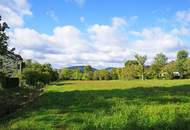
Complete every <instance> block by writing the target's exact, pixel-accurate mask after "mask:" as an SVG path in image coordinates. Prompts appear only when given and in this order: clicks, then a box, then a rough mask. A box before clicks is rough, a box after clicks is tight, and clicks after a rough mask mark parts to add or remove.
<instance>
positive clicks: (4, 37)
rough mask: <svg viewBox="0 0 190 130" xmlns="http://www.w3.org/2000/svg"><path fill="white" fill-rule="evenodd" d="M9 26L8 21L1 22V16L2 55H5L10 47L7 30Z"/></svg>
mask: <svg viewBox="0 0 190 130" xmlns="http://www.w3.org/2000/svg"><path fill="white" fill-rule="evenodd" d="M7 28H9V27H8V25H7V23H6V22H3V23H2V22H1V16H0V55H5V54H6V52H7V49H8V42H7V41H8V39H9V37H8V36H7V35H6V33H5V30H6V29H7Z"/></svg>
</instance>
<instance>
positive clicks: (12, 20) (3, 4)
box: [0, 0, 32, 27]
mask: <svg viewBox="0 0 190 130" xmlns="http://www.w3.org/2000/svg"><path fill="white" fill-rule="evenodd" d="M0 12H1V15H2V17H3V19H4V20H5V21H6V22H8V23H9V25H10V26H11V27H18V26H22V25H23V24H24V20H23V18H24V16H27V15H32V12H31V10H30V5H29V4H28V2H27V0H1V1H0Z"/></svg>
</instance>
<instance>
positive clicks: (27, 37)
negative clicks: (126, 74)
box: [10, 17, 186, 67]
mask: <svg viewBox="0 0 190 130" xmlns="http://www.w3.org/2000/svg"><path fill="white" fill-rule="evenodd" d="M126 26H127V21H126V20H124V19H123V18H119V17H115V18H113V19H112V23H111V24H110V25H101V24H94V25H91V26H89V27H88V28H86V31H84V32H83V31H81V30H80V29H78V28H76V27H75V26H71V25H68V26H60V27H56V28H54V29H53V31H52V32H53V33H52V35H47V34H41V33H39V32H37V31H35V30H33V29H29V28H17V29H15V30H14V32H12V33H10V37H11V38H10V39H11V43H12V44H11V45H12V46H15V47H17V49H18V51H21V54H22V56H23V57H24V58H31V59H34V60H37V61H39V62H42V63H44V62H49V63H51V64H53V65H54V66H56V67H63V66H69V65H84V64H90V65H92V66H95V67H108V66H122V65H123V63H124V61H125V60H127V59H133V58H134V55H135V54H136V53H140V54H146V55H148V56H149V59H150V60H149V63H150V61H151V60H152V59H153V57H154V56H155V55H156V53H160V52H164V53H166V54H167V55H168V56H169V58H170V59H173V58H174V57H175V55H176V54H175V53H176V51H177V50H178V49H181V48H185V45H184V43H183V42H182V40H181V39H180V38H179V36H178V35H179V32H178V31H179V30H180V29H178V30H177V29H176V30H174V29H173V30H171V31H168V32H166V31H163V30H162V29H161V28H159V27H157V28H147V29H143V30H142V31H140V32H137V31H130V30H126ZM181 30H183V31H184V33H186V30H185V29H181ZM181 30H180V31H181ZM129 33H130V34H131V35H135V36H136V37H137V39H135V40H132V41H129V40H128V34H129Z"/></svg>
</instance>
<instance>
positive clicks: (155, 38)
mask: <svg viewBox="0 0 190 130" xmlns="http://www.w3.org/2000/svg"><path fill="white" fill-rule="evenodd" d="M137 36H140V39H138V40H135V41H133V42H131V48H133V49H135V50H136V51H137V52H138V53H141V54H146V55H148V56H149V58H153V56H155V55H156V54H157V53H160V52H163V53H166V54H168V55H170V57H169V58H170V59H174V58H175V53H176V51H178V50H179V49H182V48H185V44H184V43H183V41H182V40H181V39H180V38H179V37H178V36H177V35H175V34H173V32H165V31H163V30H162V29H161V28H159V27H157V28H150V29H143V31H142V32H139V33H138V35H137ZM171 55H172V57H171Z"/></svg>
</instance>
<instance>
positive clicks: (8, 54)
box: [0, 16, 23, 87]
mask: <svg viewBox="0 0 190 130" xmlns="http://www.w3.org/2000/svg"><path fill="white" fill-rule="evenodd" d="M7 28H9V27H8V25H7V23H6V22H2V23H1V16H0V86H3V84H4V83H5V81H6V80H5V79H7V81H8V82H9V83H11V80H10V78H14V76H15V75H16V74H18V73H21V70H22V64H23V59H22V57H21V56H20V55H17V54H15V53H14V50H15V48H13V49H11V51H9V50H8V39H9V37H8V36H7V35H6V33H5V30H6V29H7ZM14 80H15V79H14ZM16 81H17V83H16V84H18V83H19V80H18V79H17V80H16ZM8 82H7V83H8ZM5 84H6V83H5ZM13 84H14V83H13ZM13 87H14V86H13Z"/></svg>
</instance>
